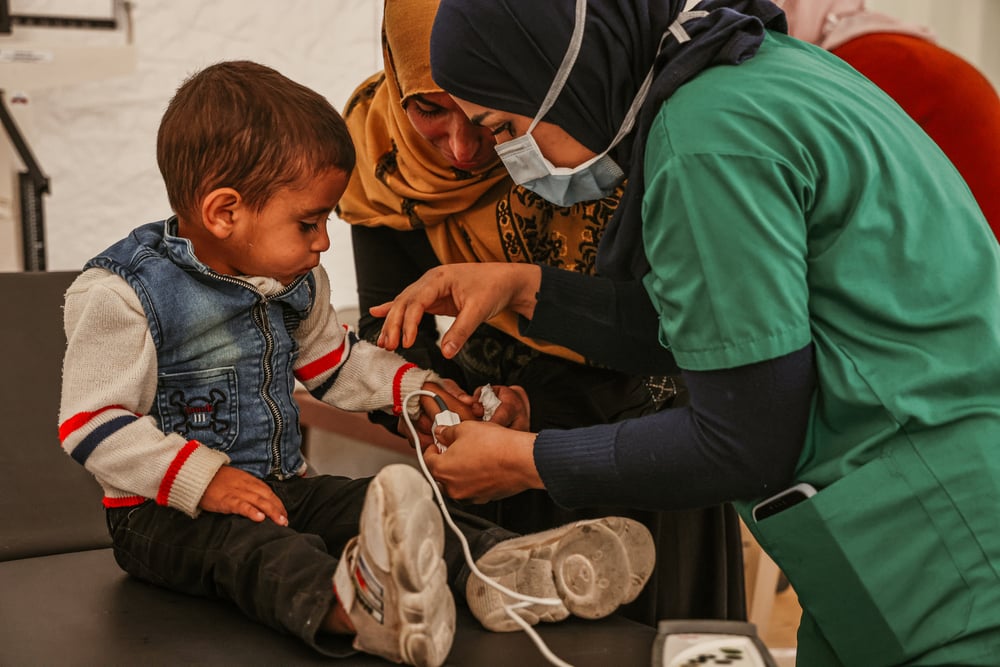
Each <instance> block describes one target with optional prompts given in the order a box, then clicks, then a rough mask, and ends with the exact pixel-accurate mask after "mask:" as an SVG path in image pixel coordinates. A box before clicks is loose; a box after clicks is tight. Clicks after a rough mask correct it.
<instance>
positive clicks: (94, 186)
mask: <svg viewBox="0 0 1000 667" xmlns="http://www.w3.org/2000/svg"><path fill="white" fill-rule="evenodd" d="M110 5H111V2H110V0H12V2H11V12H12V13H13V14H58V15H64V16H71V15H88V16H101V15H103V16H109V15H110ZM381 15H382V2H381V1H380V0H280V1H276V0H136V1H135V10H134V26H135V49H136V55H137V63H136V68H135V71H134V73H132V74H128V75H126V76H115V77H113V78H108V79H104V80H98V81H90V82H86V83H80V84H69V85H62V86H58V87H54V88H43V89H39V90H27V91H25V92H26V95H27V97H28V99H29V102H28V104H27V105H18V108H16V109H15V113H16V114H17V115H16V118H17V120H18V123H19V124H20V125H21V126H22V131H23V132H24V133H25V134H26V135H27V137H28V140H29V142H30V144H31V147H32V149H33V151H34V153H35V157H36V158H37V159H38V162H39V163H40V164H41V166H42V168H43V169H44V170H45V172H46V173H47V175H48V176H49V178H50V180H51V190H52V193H51V196H47V197H45V214H46V226H47V234H46V241H47V246H48V268H49V269H50V270H60V269H78V268H80V267H81V266H82V264H83V262H85V261H86V260H87V259H88V258H90V257H91V256H93V255H94V254H95V253H96V252H98V251H99V250H101V249H103V248H104V247H105V246H107V245H108V244H110V243H112V242H114V241H116V240H117V239H119V238H121V237H122V236H124V235H125V234H127V233H128V231H129V230H130V229H132V228H133V227H135V226H137V225H139V224H142V223H144V222H149V221H152V220H159V219H162V218H164V217H166V216H167V215H169V214H170V208H169V206H168V204H167V198H166V193H165V191H164V188H163V185H162V182H161V180H160V175H159V171H158V170H157V167H156V130H157V127H158V124H159V120H160V116H161V115H162V113H163V110H164V108H165V107H166V104H167V102H168V101H169V99H170V97H171V96H172V95H173V92H174V90H175V89H176V88H177V86H178V85H179V84H180V82H181V81H182V80H183V79H184V78H185V77H186V76H188V75H189V74H191V73H192V72H194V71H196V70H198V69H200V68H201V67H203V66H205V65H208V64H211V63H213V62H217V61H219V60H229V59H250V60H256V61H258V62H261V63H263V64H266V65H269V66H271V67H274V68H275V69H277V70H279V71H280V72H282V73H283V74H285V75H286V76H288V77H290V78H292V79H294V80H296V81H298V82H300V83H302V84H304V85H307V86H310V87H311V88H313V89H315V90H317V91H319V92H321V93H322V94H324V95H325V96H326V97H327V98H328V99H329V100H330V101H331V102H332V103H333V104H334V106H336V107H337V108H338V109H341V108H343V105H344V103H345V102H346V100H347V97H348V96H349V95H350V93H351V91H352V90H353V89H354V87H355V86H356V85H357V84H359V83H360V82H361V81H362V80H364V79H365V78H366V77H367V76H368V75H370V74H372V73H373V72H375V71H377V70H379V69H381V67H382V54H381V48H380V46H379V40H378V32H379V25H380V21H381ZM84 32H86V33H87V34H83V33H84ZM68 40H77V41H87V42H89V43H90V44H101V45H108V44H122V43H124V37H123V35H122V34H112V33H98V32H93V31H75V30H72V31H71V30H68V29H28V28H20V27H15V29H14V33H13V34H12V36H11V37H9V38H2V37H0V50H2V49H3V48H5V46H9V45H10V43H11V42H14V41H16V42H17V43H19V44H20V43H22V42H25V43H29V44H32V45H34V46H35V48H37V49H38V50H44V46H45V45H49V44H65V43H66V42H67V41H68ZM3 72H4V70H3V66H2V65H0V88H5V86H4V83H3ZM28 87H29V88H30V87H31V86H30V84H28ZM10 95H11V91H5V98H6V99H8V100H9V99H10ZM0 143H3V144H6V141H5V140H0ZM4 149H5V150H7V147H6V146H4ZM2 231H3V230H2V229H0V232H2ZM331 241H332V247H331V249H330V251H329V252H327V253H326V255H325V257H324V260H323V263H324V266H326V267H327V269H328V270H329V272H330V275H331V279H332V282H333V285H334V295H333V301H334V305H336V306H341V305H348V304H354V303H356V301H357V297H356V286H355V280H354V268H353V260H352V256H351V248H350V235H349V231H348V226H347V225H346V224H334V225H332V229H331ZM14 243H15V239H14V238H13V236H12V234H10V233H8V234H5V235H4V236H3V237H0V246H5V249H6V250H8V251H9V250H10V249H11V248H13V246H14ZM8 254H9V253H8ZM14 254H15V255H16V256H17V257H18V258H19V257H20V250H19V246H17V250H16V253H14ZM2 261H3V260H2V256H0V262H2ZM14 268H18V267H16V266H11V265H9V264H8V265H7V266H4V265H2V264H0V270H12V269H14Z"/></svg>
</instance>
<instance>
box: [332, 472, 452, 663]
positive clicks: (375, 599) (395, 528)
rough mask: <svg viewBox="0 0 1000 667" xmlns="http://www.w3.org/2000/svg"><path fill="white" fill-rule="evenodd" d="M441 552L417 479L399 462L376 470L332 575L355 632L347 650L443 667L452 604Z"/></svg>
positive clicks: (430, 506) (440, 535)
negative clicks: (353, 534) (357, 523)
mask: <svg viewBox="0 0 1000 667" xmlns="http://www.w3.org/2000/svg"><path fill="white" fill-rule="evenodd" d="M443 550H444V529H443V527H442V523H441V514H440V512H439V511H438V508H437V505H435V504H434V500H433V499H432V495H431V489H430V486H428V484H427V481H426V480H424V478H423V476H421V474H420V473H419V472H417V471H416V470H415V469H414V468H412V467H410V466H407V465H401V464H395V465H390V466H386V467H385V468H383V469H382V470H381V471H379V473H378V474H377V475H376V476H375V478H374V479H373V480H372V481H371V484H370V485H369V487H368V492H367V494H366V495H365V504H364V508H363V509H362V510H361V521H360V526H359V530H358V536H357V537H355V538H353V539H352V540H351V541H350V542H349V543H348V544H347V546H346V547H345V548H344V553H343V555H342V556H341V559H340V563H339V564H338V565H337V571H336V573H335V574H334V576H333V583H334V587H335V589H336V591H337V597H338V598H339V600H340V602H341V604H342V605H343V606H344V609H345V610H346V611H347V613H348V615H349V616H350V618H351V622H352V623H353V624H354V627H355V629H356V630H357V635H356V636H355V638H354V648H356V649H358V650H359V651H364V652H366V653H373V654H375V655H379V656H382V657H383V658H387V659H389V660H392V661H394V662H402V663H405V664H408V665H417V666H418V667H439V665H441V664H442V663H444V661H445V658H447V657H448V651H450V650H451V643H452V639H453V638H454V636H455V601H454V599H452V596H451V592H450V591H449V590H448V581H447V577H448V574H447V568H446V566H445V563H444V560H443V559H442V557H441V554H442V552H443Z"/></svg>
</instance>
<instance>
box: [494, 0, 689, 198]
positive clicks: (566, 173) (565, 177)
mask: <svg viewBox="0 0 1000 667" xmlns="http://www.w3.org/2000/svg"><path fill="white" fill-rule="evenodd" d="M699 1H700V0H688V2H687V3H686V6H685V8H684V11H683V12H681V14H680V16H678V17H677V21H675V22H674V24H673V25H671V26H670V29H669V30H668V31H667V32H666V33H664V34H663V37H662V38H661V39H660V48H663V43H664V42H665V41H666V39H667V36H668V35H673V36H674V37H675V38H677V39H678V40H679V41H687V39H688V36H687V33H685V32H684V28H683V27H682V26H681V24H682V23H683V22H684V21H687V20H688V19H691V18H695V17H697V16H704V15H705V14H707V13H708V12H704V11H700V12H694V11H691V8H692V7H693V6H694V5H696V4H697V3H698V2H699ZM586 18H587V0H577V3H576V22H575V25H574V27H573V35H572V37H571V38H570V41H569V48H568V49H567V50H566V55H565V56H563V61H562V63H561V64H560V65H559V71H557V72H556V76H555V79H554V80H553V82H552V85H551V86H550V87H549V92H548V93H547V94H546V95H545V99H544V100H542V104H541V106H540V107H539V108H538V113H536V114H535V117H534V118H533V119H532V120H531V125H530V126H529V127H528V131H527V132H525V134H524V135H523V136H520V137H517V138H516V139H512V140H510V141H505V142H504V143H502V144H499V145H497V147H496V151H497V155H498V156H500V160H501V161H503V164H504V166H505V167H506V168H507V171H508V172H509V173H510V177H511V178H512V179H513V180H514V182H515V183H517V184H518V185H521V186H523V187H524V188H527V189H528V190H531V191H532V192H534V193H535V194H537V195H538V196H540V197H542V198H543V199H546V200H547V201H550V202H552V203H553V204H555V205H557V206H572V205H573V204H577V203H579V202H582V201H591V200H594V199H601V198H603V197H607V196H608V195H610V194H611V193H612V192H614V190H615V188H616V187H618V186H619V185H620V184H621V182H622V181H623V180H625V172H623V171H622V169H621V167H619V166H618V164H617V163H616V162H615V161H614V160H613V159H611V156H610V155H608V152H609V151H610V150H611V149H612V148H614V147H615V146H617V145H618V142H620V141H621V140H622V139H623V138H624V137H625V136H626V135H627V134H628V133H629V132H631V131H632V126H633V125H634V124H635V119H636V116H637V115H638V114H639V108H640V107H642V103H643V102H644V101H645V99H646V94H647V93H648V92H649V86H650V84H652V82H653V68H652V67H651V68H650V70H649V72H648V73H647V74H646V78H645V80H644V81H643V82H642V85H641V86H640V87H639V91H638V93H636V96H635V98H634V99H633V100H632V104H631V105H630V106H629V109H628V112H626V114H625V119H624V120H623V121H622V125H621V127H620V128H619V129H618V134H616V135H615V138H614V139H612V141H611V145H610V146H608V147H607V148H606V149H604V151H603V152H601V153H600V154H598V155H595V156H594V157H593V158H591V159H590V160H587V161H586V162H584V163H583V164H581V165H579V166H577V167H556V166H554V165H553V164H552V163H551V162H549V161H548V160H547V159H546V158H545V156H544V155H542V151H541V150H540V149H539V148H538V144H537V143H535V138H534V137H533V136H531V132H532V130H534V129H535V126H536V125H538V122H539V121H541V120H542V119H543V118H544V117H545V114H547V113H548V112H549V109H551V108H552V105H553V104H555V101H556V99H558V97H559V93H561V92H562V89H563V86H564V85H566V80H567V79H568V78H569V73H570V71H572V69H573V65H574V63H576V58H577V55H578V54H579V53H580V44H581V43H582V42H583V30H584V24H585V23H586Z"/></svg>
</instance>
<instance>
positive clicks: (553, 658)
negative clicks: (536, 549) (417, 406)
mask: <svg viewBox="0 0 1000 667" xmlns="http://www.w3.org/2000/svg"><path fill="white" fill-rule="evenodd" d="M415 396H430V397H431V398H433V399H434V402H435V403H437V405H438V407H439V408H442V409H441V412H439V413H438V415H437V416H435V418H434V428H435V430H436V429H437V426H438V420H437V417H438V416H440V415H441V414H442V413H445V412H448V413H451V415H452V416H447V417H445V418H444V419H443V422H444V421H448V422H451V421H452V420H454V424H451V423H448V424H446V425H447V426H454V425H455V424H458V423H459V421H460V420H459V418H458V415H457V414H455V413H454V412H452V411H451V410H449V409H448V406H447V405H446V404H445V402H444V400H443V399H442V398H441V397H440V396H438V395H437V394H435V393H434V392H431V391H427V390H425V389H417V390H415V391H411V392H410V393H409V394H407V395H406V397H405V398H404V399H403V421H405V422H406V426H407V428H408V429H409V430H410V437H411V438H412V439H413V442H414V446H415V448H416V450H417V462H418V463H419V464H420V470H421V472H423V473H424V477H425V478H426V479H427V481H428V483H430V485H431V490H432V491H433V492H434V498H435V499H436V500H437V503H438V506H439V507H440V508H441V514H442V516H443V517H444V521H445V523H447V524H448V527H449V528H451V531H452V532H453V533H455V535H456V536H457V537H458V541H459V542H460V543H461V545H462V553H463V554H465V562H466V563H468V564H469V570H470V571H471V573H472V575H473V576H475V577H479V579H481V580H482V581H483V583H485V584H486V585H487V586H489V587H491V588H493V589H495V590H498V591H500V592H501V593H502V594H504V595H506V596H508V597H512V598H514V599H515V600H520V602H517V603H515V604H510V605H504V611H505V612H506V613H507V615H508V616H509V617H510V618H511V620H512V621H514V622H515V623H517V624H518V625H519V626H521V628H522V629H523V630H524V632H525V633H526V634H527V635H528V637H530V638H531V641H533V642H534V643H535V646H536V647H538V650H539V651H540V652H541V654H542V655H543V656H545V659H546V660H548V661H549V662H550V663H552V664H553V665H557V667H573V666H572V665H571V664H569V663H568V662H566V661H564V660H562V659H560V658H559V656H557V655H556V654H555V653H553V652H552V650H551V649H549V647H548V646H546V645H545V642H544V641H542V638H541V637H540V636H539V635H538V633H537V632H535V629H534V628H532V627H531V626H530V625H528V622H527V621H525V620H524V619H523V618H521V617H520V616H519V615H518V614H517V613H516V610H517V609H524V608H525V607H529V606H531V605H533V604H540V605H545V606H548V607H557V606H560V605H562V600H560V599H559V598H538V597H534V596H531V595H525V594H524V593H518V592H517V591H512V590H510V589H509V588H507V587H506V586H503V585H501V584H499V583H497V582H496V581H494V580H493V579H490V578H489V577H487V576H486V575H485V574H483V573H482V571H480V569H479V568H478V567H476V563H475V562H474V561H473V559H472V551H471V550H470V549H469V542H468V540H466V539H465V535H463V534H462V531H461V529H460V528H459V527H458V526H457V525H455V521H454V520H453V519H452V518H451V513H450V512H448V506H447V505H446V504H445V502H444V496H442V495H441V487H439V486H438V484H437V482H436V481H435V480H434V478H433V477H432V476H431V473H430V471H429V470H428V469H427V464H426V463H425V462H424V451H423V449H422V448H421V447H420V436H419V435H418V434H417V429H416V428H415V427H414V426H413V421H412V420H411V419H410V414H409V411H408V410H406V406H407V405H409V404H410V400H411V399H413V398H414V397H415ZM443 422H442V423H443ZM434 443H435V444H436V445H437V447H438V451H441V452H443V451H444V450H445V449H447V448H446V447H445V446H444V445H440V444H437V435H436V434H435V435H434Z"/></svg>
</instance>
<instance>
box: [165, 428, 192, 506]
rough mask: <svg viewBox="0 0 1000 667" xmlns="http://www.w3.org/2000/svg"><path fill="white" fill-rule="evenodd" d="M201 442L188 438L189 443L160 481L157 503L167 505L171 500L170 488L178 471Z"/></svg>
mask: <svg viewBox="0 0 1000 667" xmlns="http://www.w3.org/2000/svg"><path fill="white" fill-rule="evenodd" d="M200 445H201V443H199V442H198V441H197V440H188V441H187V444H186V445H184V447H182V448H181V451H180V452H178V453H177V456H175V457H174V460H173V461H171V463H170V467H169V468H167V474H166V475H164V476H163V481H162V482H160V489H159V491H157V493H156V504H157V505H166V504H167V502H168V501H169V500H170V489H171V488H173V486H174V480H175V479H177V473H178V472H180V470H181V467H183V465H184V463H185V461H187V460H188V458H189V457H190V456H191V452H193V451H194V450H196V449H197V448H198V447H199V446H200Z"/></svg>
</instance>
